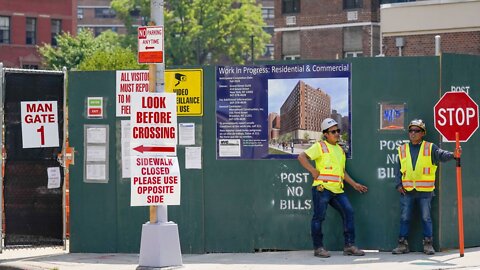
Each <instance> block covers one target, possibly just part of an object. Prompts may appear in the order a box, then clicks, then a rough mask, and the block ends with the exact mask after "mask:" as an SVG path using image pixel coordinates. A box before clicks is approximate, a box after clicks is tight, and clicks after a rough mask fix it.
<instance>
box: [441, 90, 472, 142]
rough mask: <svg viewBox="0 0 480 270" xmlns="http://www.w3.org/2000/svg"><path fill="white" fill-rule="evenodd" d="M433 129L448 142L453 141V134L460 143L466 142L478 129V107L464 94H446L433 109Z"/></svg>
mask: <svg viewBox="0 0 480 270" xmlns="http://www.w3.org/2000/svg"><path fill="white" fill-rule="evenodd" d="M433 111H434V120H435V128H436V129H437V130H438V132H440V133H441V134H442V135H443V136H444V137H445V138H446V139H447V140H448V141H455V132H458V133H459V135H460V141H461V142H466V141H468V139H469V138H470V137H471V136H472V134H473V133H474V132H475V130H477V128H478V105H477V103H475V101H473V99H471V98H470V96H469V95H468V94H467V93H465V92H447V93H445V95H443V96H442V98H440V100H439V101H438V102H437V104H436V105H435V107H433Z"/></svg>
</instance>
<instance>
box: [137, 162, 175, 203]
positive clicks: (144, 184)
mask: <svg viewBox="0 0 480 270" xmlns="http://www.w3.org/2000/svg"><path fill="white" fill-rule="evenodd" d="M130 205H131V206H149V205H180V169H179V166H178V160H177V157H138V156H136V157H133V158H132V183H131V202H130Z"/></svg>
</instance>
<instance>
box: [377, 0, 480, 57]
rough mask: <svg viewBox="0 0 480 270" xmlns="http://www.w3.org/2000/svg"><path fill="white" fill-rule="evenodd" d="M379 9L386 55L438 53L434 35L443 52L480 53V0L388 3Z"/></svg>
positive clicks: (432, 0) (431, 0)
mask: <svg viewBox="0 0 480 270" xmlns="http://www.w3.org/2000/svg"><path fill="white" fill-rule="evenodd" d="M380 13H381V17H382V21H381V29H382V37H383V38H382V42H383V52H382V53H383V54H384V55H385V56H422V55H435V36H439V37H440V44H439V45H440V49H441V52H446V53H459V54H475V55H480V16H479V14H480V1H479V0H429V1H418V2H412V3H398V4H387V5H382V6H381V11H380ZM405 18H408V20H405ZM399 22H401V23H399Z"/></svg>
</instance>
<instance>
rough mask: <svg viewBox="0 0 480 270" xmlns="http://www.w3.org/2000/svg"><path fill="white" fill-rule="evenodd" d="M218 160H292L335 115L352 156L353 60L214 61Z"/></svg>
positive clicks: (345, 145)
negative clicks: (240, 63)
mask: <svg viewBox="0 0 480 270" xmlns="http://www.w3.org/2000/svg"><path fill="white" fill-rule="evenodd" d="M216 74H217V77H216V78H217V82H216V83H217V84H216V88H217V89H216V90H217V100H216V112H217V134H216V135H217V159H294V158H296V157H297V155H298V154H299V153H301V152H303V151H304V150H305V149H307V148H308V147H310V146H311V145H312V144H313V143H315V142H316V141H318V140H320V139H321V138H322V131H321V128H320V124H321V122H322V121H323V120H324V119H325V118H327V117H330V118H333V119H335V120H336V121H337V122H338V126H339V128H340V129H341V145H342V146H343V147H344V148H345V150H346V151H347V157H349V156H350V155H351V147H350V146H351V143H350V142H351V140H350V133H351V132H350V126H351V117H350V116H351V112H350V108H351V100H350V99H351V83H350V81H351V64H350V63H344V62H337V63H318V64H315V63H314V64H291V65H259V66H218V67H217V70H216Z"/></svg>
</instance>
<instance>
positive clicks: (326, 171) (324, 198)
mask: <svg viewBox="0 0 480 270" xmlns="http://www.w3.org/2000/svg"><path fill="white" fill-rule="evenodd" d="M320 127H321V129H322V132H323V136H324V137H325V140H321V141H318V142H316V143H314V144H313V145H312V146H311V147H310V148H308V149H307V150H305V152H303V153H301V154H300V155H299V156H298V161H299V162H300V164H301V165H302V166H303V167H304V168H305V169H307V170H308V171H309V172H310V174H311V175H312V176H313V179H314V180H313V185H312V201H313V217H312V222H311V234H312V240H313V248H314V253H313V254H314V256H316V257H322V258H327V257H330V253H329V252H328V251H327V250H326V249H325V247H324V246H323V234H322V222H323V221H324V220H325V214H326V212H327V206H328V205H329V204H330V205H331V206H332V207H333V208H335V210H337V211H338V212H339V213H340V215H341V216H342V219H343V231H344V236H345V246H344V249H343V254H344V255H354V256H363V255H365V252H364V251H363V250H360V249H359V248H357V247H356V246H355V227H354V220H353V207H352V205H351V204H350V201H349V200H348V197H347V196H346V195H345V193H344V192H343V180H345V181H346V182H347V183H349V184H350V185H351V186H352V187H353V188H354V189H355V190H357V191H358V192H360V193H364V192H367V187H366V186H364V185H362V184H359V183H357V182H355V181H354V180H353V179H352V178H351V177H350V176H349V175H348V173H347V172H346V171H345V161H346V158H345V152H344V150H343V149H342V147H340V146H339V145H338V142H339V140H340V129H339V128H338V123H337V122H336V121H335V120H333V119H331V118H326V119H325V120H323V122H322V124H321V126H320ZM309 160H314V161H315V167H313V166H312V164H311V163H310V162H309Z"/></svg>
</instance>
